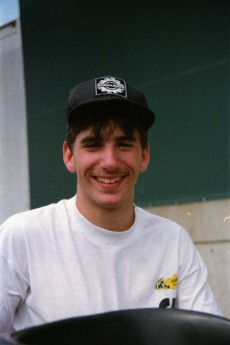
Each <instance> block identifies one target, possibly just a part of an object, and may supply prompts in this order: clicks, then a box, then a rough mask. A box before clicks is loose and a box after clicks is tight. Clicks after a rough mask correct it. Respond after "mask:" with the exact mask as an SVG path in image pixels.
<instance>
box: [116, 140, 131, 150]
mask: <svg viewBox="0 0 230 345" xmlns="http://www.w3.org/2000/svg"><path fill="white" fill-rule="evenodd" d="M117 146H118V147H120V148H125V149H128V148H131V147H133V142H132V141H121V142H118V145H117Z"/></svg>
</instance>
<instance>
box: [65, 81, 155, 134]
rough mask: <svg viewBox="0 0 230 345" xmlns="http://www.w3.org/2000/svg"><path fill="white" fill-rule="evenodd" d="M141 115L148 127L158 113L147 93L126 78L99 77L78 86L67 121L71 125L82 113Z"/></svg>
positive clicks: (71, 92)
mask: <svg viewBox="0 0 230 345" xmlns="http://www.w3.org/2000/svg"><path fill="white" fill-rule="evenodd" d="M105 113H107V114H108V115H111V116H116V114H119V115H122V116H129V117H130V121H132V117H133V118H134V116H135V117H137V118H140V121H141V124H142V125H143V126H144V127H145V128H146V129H149V128H150V127H151V126H152V124H153V123H154V120H155V114H154V113H153V111H152V110H150V109H149V108H148V102H147V99H146V97H145V95H144V93H143V92H142V91H140V90H137V89H135V88H133V87H132V86H130V85H129V84H128V83H127V82H126V81H125V80H123V79H120V78H116V77H113V76H104V77H99V78H96V79H93V80H89V81H86V82H84V83H81V84H79V85H77V86H75V87H74V88H73V89H72V90H71V91H70V94H69V98H68V104H67V122H68V125H69V127H71V126H73V125H74V123H76V122H77V121H78V119H79V118H80V117H82V116H87V114H88V115H89V114H90V115H93V116H94V115H95V117H100V114H105Z"/></svg>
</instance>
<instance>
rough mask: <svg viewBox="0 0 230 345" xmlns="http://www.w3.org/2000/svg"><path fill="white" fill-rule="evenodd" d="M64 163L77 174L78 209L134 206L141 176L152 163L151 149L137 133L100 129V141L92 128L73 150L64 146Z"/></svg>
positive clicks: (78, 136) (77, 141)
mask: <svg viewBox="0 0 230 345" xmlns="http://www.w3.org/2000/svg"><path fill="white" fill-rule="evenodd" d="M64 162H65V164H66V167H67V169H68V170H69V171H70V172H72V173H74V172H75V173H76V175H77V203H78V204H79V205H80V207H79V208H82V207H83V208H84V210H87V208H88V209H89V210H91V209H92V208H95V207H96V208H105V209H108V208H119V207H123V206H124V205H126V207H127V205H130V206H131V207H132V206H133V199H134V187H135V184H136V181H137V178H138V175H139V173H141V172H144V171H145V170H146V168H147V166H148V163H149V147H148V145H147V147H146V148H144V149H143V148H142V146H141V142H140V136H139V133H138V131H134V133H133V135H132V136H126V135H125V134H124V132H123V131H122V130H121V129H120V128H118V127H115V128H114V130H113V131H112V132H111V131H110V129H109V128H105V129H103V130H101V133H100V138H98V137H96V136H95V134H94V133H93V131H92V129H91V128H88V129H86V130H83V131H81V132H80V133H79V134H78V135H77V137H76V139H75V142H74V145H73V147H72V150H70V148H69V147H68V145H67V144H66V143H64Z"/></svg>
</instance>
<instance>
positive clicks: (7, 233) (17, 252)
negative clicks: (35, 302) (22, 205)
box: [0, 217, 29, 333]
mask: <svg viewBox="0 0 230 345" xmlns="http://www.w3.org/2000/svg"><path fill="white" fill-rule="evenodd" d="M16 219H17V218H15V219H14V218H13V217H12V218H10V219H9V220H8V221H6V222H5V223H3V225H2V226H1V227H0V333H3V332H10V331H12V325H13V321H14V316H15V312H16V310H17V308H18V307H19V305H20V304H21V303H23V301H24V299H25V297H26V293H27V290H28V286H29V284H28V279H27V274H26V272H27V255H26V244H25V241H24V236H23V231H22V229H19V228H18V224H17V221H16ZM19 230H20V231H19Z"/></svg>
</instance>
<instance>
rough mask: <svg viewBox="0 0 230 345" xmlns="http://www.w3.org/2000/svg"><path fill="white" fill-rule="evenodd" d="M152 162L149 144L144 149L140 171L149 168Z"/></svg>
mask: <svg viewBox="0 0 230 345" xmlns="http://www.w3.org/2000/svg"><path fill="white" fill-rule="evenodd" d="M149 162H150V150H149V144H147V146H146V147H145V148H144V149H143V150H142V157H141V162H140V170H139V171H140V173H143V172H145V170H146V169H147V168H148V165H149Z"/></svg>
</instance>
